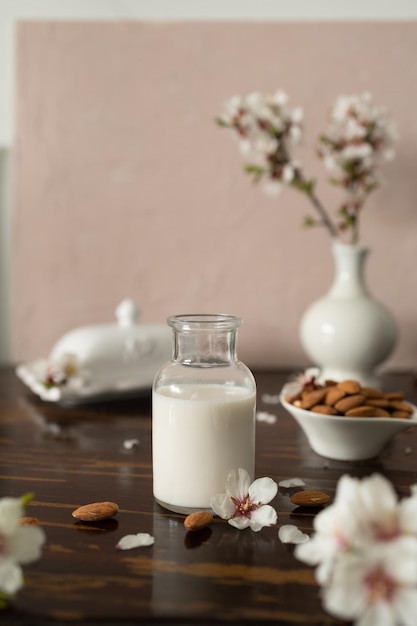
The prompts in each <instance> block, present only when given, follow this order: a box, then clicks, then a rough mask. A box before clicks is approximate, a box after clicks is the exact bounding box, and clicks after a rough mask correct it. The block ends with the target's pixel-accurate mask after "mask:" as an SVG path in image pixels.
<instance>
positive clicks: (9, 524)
mask: <svg viewBox="0 0 417 626" xmlns="http://www.w3.org/2000/svg"><path fill="white" fill-rule="evenodd" d="M28 501H29V497H26V496H23V497H22V498H2V499H1V500H0V592H1V593H4V594H7V595H12V594H14V593H16V592H17V591H19V589H21V588H22V587H23V585H24V580H23V574H22V568H21V565H26V564H27V563H31V562H32V561H36V560H37V559H38V558H39V557H40V555H41V548H42V545H43V544H44V542H45V534H44V532H43V530H42V529H41V528H39V527H38V526H32V525H30V526H25V525H23V526H22V525H21V524H20V518H21V517H22V516H23V514H24V505H25V504H26V503H27V502H28Z"/></svg>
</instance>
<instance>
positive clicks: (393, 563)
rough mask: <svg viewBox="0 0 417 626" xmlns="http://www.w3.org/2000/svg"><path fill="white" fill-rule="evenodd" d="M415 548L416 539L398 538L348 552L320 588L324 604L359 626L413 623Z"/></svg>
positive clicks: (416, 591)
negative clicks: (326, 585)
mask: <svg viewBox="0 0 417 626" xmlns="http://www.w3.org/2000/svg"><path fill="white" fill-rule="evenodd" d="M416 563H417V550H416V543H415V541H412V542H411V543H410V541H409V540H408V538H403V539H400V540H398V542H396V543H395V544H392V543H391V544H389V545H387V546H385V547H384V548H383V549H381V548H380V546H371V547H370V548H369V549H367V550H366V551H364V552H362V553H349V554H347V555H346V556H345V557H344V558H343V559H341V560H340V561H339V562H338V563H337V565H336V567H335V569H334V572H333V577H332V584H331V585H330V586H328V587H327V588H325V589H324V591H323V596H322V597H323V606H324V608H325V609H326V610H327V611H328V612H329V613H331V614H332V615H335V616H337V617H339V618H342V619H347V620H355V619H357V620H358V621H357V622H356V624H357V625H358V626H385V625H386V626H388V625H389V626H395V625H400V624H401V626H414V625H415V623H416V622H415V616H416V615H417V566H416Z"/></svg>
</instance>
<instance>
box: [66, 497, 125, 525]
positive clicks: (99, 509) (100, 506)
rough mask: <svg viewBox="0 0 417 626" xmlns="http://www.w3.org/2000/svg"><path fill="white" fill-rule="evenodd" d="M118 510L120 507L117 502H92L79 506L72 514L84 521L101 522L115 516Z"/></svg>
mask: <svg viewBox="0 0 417 626" xmlns="http://www.w3.org/2000/svg"><path fill="white" fill-rule="evenodd" d="M118 512H119V507H118V505H117V504H116V503H115V502H92V503H91V504H84V505H83V506H79V507H78V509H75V511H73V512H72V516H73V517H76V518H77V519H79V520H82V521H83V522H99V521H100V520H104V519H108V518H109V517H113V516H114V515H116V514H117V513H118Z"/></svg>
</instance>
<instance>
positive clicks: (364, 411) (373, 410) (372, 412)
mask: <svg viewBox="0 0 417 626" xmlns="http://www.w3.org/2000/svg"><path fill="white" fill-rule="evenodd" d="M389 416H390V414H389V413H388V411H384V409H381V408H380V407H379V406H369V405H367V404H361V405H360V406H355V407H354V408H353V409H350V410H349V411H346V417H389Z"/></svg>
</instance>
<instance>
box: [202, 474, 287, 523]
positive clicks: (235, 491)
mask: <svg viewBox="0 0 417 626" xmlns="http://www.w3.org/2000/svg"><path fill="white" fill-rule="evenodd" d="M225 489H226V492H225V493H220V494H217V495H215V496H213V497H212V498H211V500H210V506H211V508H212V509H213V511H214V513H215V514H216V515H218V516H219V517H221V518H222V519H227V520H228V523H229V524H230V525H231V526H234V527H235V528H238V529H239V530H243V529H244V528H248V527H249V528H251V529H252V530H253V531H255V532H258V531H259V530H261V529H262V528H263V527H264V526H271V525H273V524H275V523H276V521H277V514H276V511H275V509H274V508H273V507H272V506H270V505H269V504H268V503H269V502H271V500H272V499H273V498H274V497H275V496H276V494H277V491H278V485H277V483H276V482H275V481H273V480H272V479H271V478H266V477H265V478H257V479H256V480H255V481H254V482H253V483H251V480H250V476H249V474H248V472H247V471H246V470H244V469H242V468H239V469H237V470H232V471H231V472H230V473H229V475H228V477H227V479H226V484H225Z"/></svg>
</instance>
